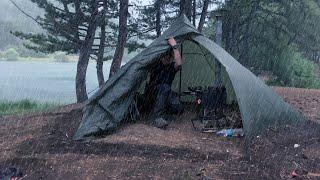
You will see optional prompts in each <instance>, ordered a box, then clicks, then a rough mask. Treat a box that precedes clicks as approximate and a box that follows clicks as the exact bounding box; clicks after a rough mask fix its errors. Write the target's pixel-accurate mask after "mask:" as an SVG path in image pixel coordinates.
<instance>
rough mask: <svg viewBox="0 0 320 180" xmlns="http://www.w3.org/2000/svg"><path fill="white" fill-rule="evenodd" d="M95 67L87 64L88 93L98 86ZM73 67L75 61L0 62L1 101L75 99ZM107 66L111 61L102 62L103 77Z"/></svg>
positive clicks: (65, 100) (73, 100)
mask: <svg viewBox="0 0 320 180" xmlns="http://www.w3.org/2000/svg"><path fill="white" fill-rule="evenodd" d="M95 66H96V64H95V63H90V64H89V67H88V73H87V92H88V93H89V92H91V91H93V90H96V89H97V87H98V81H97V75H96V67H95ZM76 67H77V64H76V63H75V62H72V63H54V62H36V61H33V62H28V61H18V62H8V61H0V101H1V100H10V101H19V100H22V99H30V100H34V101H39V102H54V103H61V104H66V103H73V102H76V94H75V76H76ZM109 68H110V62H107V63H105V64H104V73H105V76H106V77H107V76H108V75H109ZM90 95H92V93H91V94H89V96H90Z"/></svg>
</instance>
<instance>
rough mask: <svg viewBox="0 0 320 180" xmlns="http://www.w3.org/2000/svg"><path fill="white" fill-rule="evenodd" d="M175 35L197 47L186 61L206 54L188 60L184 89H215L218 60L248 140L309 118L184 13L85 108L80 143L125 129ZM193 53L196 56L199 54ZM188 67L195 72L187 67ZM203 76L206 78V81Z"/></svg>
mask: <svg viewBox="0 0 320 180" xmlns="http://www.w3.org/2000/svg"><path fill="white" fill-rule="evenodd" d="M170 37H174V38H175V39H176V40H177V41H178V43H179V44H186V45H185V46H187V44H189V45H188V47H195V48H184V49H183V55H182V56H183V59H185V56H187V55H188V51H198V52H199V54H200V55H199V56H198V57H193V58H192V57H191V58H188V61H185V60H184V62H183V64H182V74H184V75H186V76H182V77H181V79H182V84H183V85H182V88H186V86H187V85H189V86H191V85H194V84H192V83H196V82H202V83H204V84H206V85H207V86H209V85H212V84H213V80H212V78H214V63H215V62H216V61H218V62H220V63H221V64H222V67H223V70H224V77H226V78H224V79H226V80H224V83H225V84H227V85H228V86H229V87H228V89H229V90H228V96H229V99H235V100H236V102H237V103H238V105H239V108H240V112H241V117H242V121H243V126H244V131H245V136H246V139H250V138H251V137H252V136H253V135H257V134H259V133H261V132H262V130H264V129H266V128H268V127H273V126H276V127H277V126H281V125H285V124H293V123H298V122H299V121H300V120H303V119H304V117H303V116H302V115H301V114H300V113H299V112H298V111H296V110H295V109H293V108H292V107H290V106H289V105H288V104H287V103H286V102H284V101H283V100H282V98H281V97H280V96H279V95H277V94H276V93H275V92H273V91H272V90H271V88H269V87H268V86H267V85H265V84H264V83H263V82H262V81H261V80H260V79H259V78H258V77H256V76H255V75H254V74H253V73H251V72H250V71H249V70H248V69H246V68H245V67H244V66H242V65H241V64H240V63H239V62H238V61H237V60H235V59H234V58H233V57H232V56H231V55H230V54H228V53H227V52H226V51H225V50H224V49H223V48H221V47H220V46H218V45H217V44H215V43H214V42H212V41H211V40H210V39H208V38H207V37H205V36H204V35H203V34H201V33H199V32H198V31H197V29H196V28H195V27H194V26H193V25H192V24H191V23H190V22H189V21H188V19H187V18H186V17H185V16H184V15H183V16H180V17H179V18H177V19H176V21H175V22H174V23H173V24H172V25H171V27H170V28H168V29H167V30H166V31H165V32H164V33H163V34H162V35H161V36H160V37H159V38H157V39H156V40H155V41H154V42H153V43H151V44H150V45H149V46H148V47H147V48H146V49H144V50H143V51H142V52H141V53H139V54H138V55H137V56H135V57H134V58H133V59H132V60H130V61H129V62H128V63H127V64H125V65H124V66H123V67H121V69H120V70H119V71H118V72H117V73H116V74H115V75H114V76H113V77H112V78H110V79H109V80H108V81H107V82H106V83H105V85H104V86H103V87H102V88H100V89H99V90H98V91H97V92H96V93H95V94H94V95H93V96H92V97H90V98H89V99H88V101H87V102H86V105H85V107H84V109H83V118H82V122H81V124H80V126H79V128H78V130H77V132H76V134H75V135H74V139H75V140H80V139H83V138H85V137H87V136H90V135H93V134H99V133H105V132H108V131H110V130H114V129H115V128H117V127H118V126H119V124H120V123H121V122H122V121H123V120H124V118H125V116H126V115H127V114H128V111H129V108H130V107H131V106H132V104H133V103H134V94H135V92H137V91H139V89H140V88H141V86H143V83H144V82H145V80H146V79H147V77H148V72H149V70H150V68H151V67H152V65H153V64H154V63H156V62H157V61H158V58H159V56H160V55H161V54H163V53H165V52H167V51H168V50H169V48H170V47H169V46H168V44H167V39H169V38H170ZM188 49H189V50H188ZM191 54H193V56H196V54H195V53H191ZM201 59H202V60H201ZM200 61H202V62H200ZM187 64H189V67H192V68H187V67H184V66H187ZM210 67H211V68H210ZM203 72H207V73H203ZM192 73H193V74H194V75H193V77H195V80H193V81H192V80H191V81H187V80H185V79H186V78H188V77H187V75H189V74H192ZM178 74H179V73H178ZM200 76H201V77H204V78H205V80H202V81H200V80H199V79H201V78H200ZM197 78H198V80H197ZM176 79H177V77H176ZM179 79H180V78H179ZM210 82H211V83H210ZM208 83H209V84H208ZM173 86H175V85H173ZM175 87H176V86H175Z"/></svg>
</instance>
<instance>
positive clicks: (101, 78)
mask: <svg viewBox="0 0 320 180" xmlns="http://www.w3.org/2000/svg"><path fill="white" fill-rule="evenodd" d="M103 21H104V22H103V23H102V24H101V39H100V45H99V52H98V59H97V77H98V83H99V87H102V86H103V85H104V82H105V81H104V76H103V54H104V47H105V46H104V44H105V41H106V23H105V20H103Z"/></svg>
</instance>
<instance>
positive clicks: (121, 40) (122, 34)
mask: <svg viewBox="0 0 320 180" xmlns="http://www.w3.org/2000/svg"><path fill="white" fill-rule="evenodd" d="M128 4H129V0H120V12H119V34H118V42H117V47H116V50H115V53H114V56H113V60H112V64H111V68H110V74H109V78H110V77H112V76H113V75H114V74H115V73H116V72H117V71H118V70H119V69H120V67H121V60H122V57H123V51H124V47H125V44H126V39H127V18H128Z"/></svg>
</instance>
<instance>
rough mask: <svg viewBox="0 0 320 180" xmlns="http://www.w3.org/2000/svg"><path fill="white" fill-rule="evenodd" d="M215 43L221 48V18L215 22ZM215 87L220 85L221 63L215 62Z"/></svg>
mask: <svg viewBox="0 0 320 180" xmlns="http://www.w3.org/2000/svg"><path fill="white" fill-rule="evenodd" d="M216 43H217V44H218V45H219V46H221V47H222V20H221V17H217V22H216ZM214 84H215V86H221V85H222V71H221V63H220V62H218V61H217V60H216V62H215V82H214Z"/></svg>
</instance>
